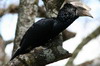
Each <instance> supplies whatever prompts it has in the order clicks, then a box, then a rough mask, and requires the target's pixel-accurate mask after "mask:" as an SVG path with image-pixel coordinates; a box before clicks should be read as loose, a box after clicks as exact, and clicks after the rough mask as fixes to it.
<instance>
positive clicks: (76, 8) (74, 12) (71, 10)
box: [58, 2, 93, 19]
mask: <svg viewBox="0 0 100 66" xmlns="http://www.w3.org/2000/svg"><path fill="white" fill-rule="evenodd" d="M90 10H91V9H90V8H89V7H88V6H87V5H85V4H83V3H81V2H70V3H66V4H65V5H64V6H63V7H62V8H61V9H60V11H59V13H58V18H59V17H60V18H61V19H62V18H63V19H70V18H71V19H72V18H78V17H80V16H89V17H92V15H91V14H90V13H89V11H90ZM92 18H93V17H92Z"/></svg>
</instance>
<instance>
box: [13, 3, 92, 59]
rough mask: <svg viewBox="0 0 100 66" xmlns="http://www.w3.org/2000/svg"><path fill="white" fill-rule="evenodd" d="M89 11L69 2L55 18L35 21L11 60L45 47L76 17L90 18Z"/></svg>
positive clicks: (85, 7)
mask: <svg viewBox="0 0 100 66" xmlns="http://www.w3.org/2000/svg"><path fill="white" fill-rule="evenodd" d="M81 4H82V3H81ZM89 10H90V9H89V7H87V6H86V5H85V6H84V4H83V5H82V6H80V5H78V4H77V3H75V2H70V3H66V4H65V5H64V6H63V7H62V8H61V9H60V10H59V12H58V15H57V17H55V18H53V17H52V18H46V19H41V20H39V21H37V22H36V23H34V24H33V25H32V26H31V27H30V28H29V29H28V30H27V31H26V33H25V35H24V36H23V38H22V40H21V42H20V48H19V49H18V50H17V51H16V52H15V54H14V55H13V57H12V58H11V60H12V59H14V58H15V57H16V56H18V55H20V54H25V53H28V52H30V51H31V50H32V49H34V48H35V47H38V46H45V44H46V43H47V42H48V41H50V40H52V39H53V38H54V37H56V36H57V35H58V34H59V33H60V32H62V31H63V30H65V29H66V28H67V27H68V26H69V25H70V24H72V23H73V22H74V21H75V20H76V19H77V18H78V17H80V16H89V17H92V16H91V14H90V13H89Z"/></svg>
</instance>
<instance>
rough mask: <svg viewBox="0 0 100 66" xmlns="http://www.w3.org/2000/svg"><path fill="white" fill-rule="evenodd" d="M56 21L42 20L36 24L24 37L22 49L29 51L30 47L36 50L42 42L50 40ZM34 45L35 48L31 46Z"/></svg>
mask: <svg viewBox="0 0 100 66" xmlns="http://www.w3.org/2000/svg"><path fill="white" fill-rule="evenodd" d="M53 24H54V20H53V19H42V20H39V21H38V22H36V23H34V24H33V25H32V26H31V27H30V28H29V29H28V30H27V32H26V33H25V35H24V36H23V38H22V40H21V43H20V47H21V48H22V49H27V48H28V47H30V48H34V47H38V46H39V45H41V44H38V43H40V42H41V40H42V41H43V40H45V41H46V39H48V38H49V36H50V34H51V32H52V29H53ZM32 44H33V46H31V45H32Z"/></svg>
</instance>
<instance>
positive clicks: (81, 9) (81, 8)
mask: <svg viewBox="0 0 100 66" xmlns="http://www.w3.org/2000/svg"><path fill="white" fill-rule="evenodd" d="M70 3H71V4H72V5H73V6H75V7H76V8H77V11H76V13H77V14H78V15H79V16H89V17H92V18H93V16H92V15H91V14H90V13H89V11H90V10H91V8H89V7H88V6H87V5H85V4H83V3H82V2H70Z"/></svg>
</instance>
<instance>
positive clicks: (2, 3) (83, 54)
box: [0, 0, 100, 66]
mask: <svg viewBox="0 0 100 66" xmlns="http://www.w3.org/2000/svg"><path fill="white" fill-rule="evenodd" d="M81 1H82V2H83V3H85V4H86V5H88V6H89V7H90V8H91V11H90V13H91V14H92V16H93V19H92V18H90V17H80V18H78V19H77V20H76V21H75V22H74V23H73V24H71V25H70V26H69V27H68V28H67V30H69V31H72V32H75V33H76V36H75V37H74V38H71V39H69V40H67V41H65V42H64V43H63V48H64V49H66V50H68V51H69V52H71V53H72V52H73V51H74V50H75V48H76V47H77V46H78V45H79V44H80V43H81V42H82V41H83V39H84V38H86V37H87V36H88V35H90V34H91V33H92V32H93V31H94V30H96V29H97V28H98V27H100V0H81ZM18 5H19V0H0V65H2V64H4V63H6V62H7V61H8V60H9V59H10V57H11V54H12V50H13V40H14V38H15V31H16V24H17V19H18V12H17V9H18ZM43 5H44V4H43V2H42V0H39V6H40V7H43ZM40 19H41V17H37V18H36V21H37V20H40ZM99 31H100V29H99ZM67 61H68V59H64V60H61V61H58V62H55V63H52V64H49V65H47V66H64V65H65V64H66V63H67ZM92 61H93V62H95V63H100V34H99V35H98V36H97V37H96V38H93V39H91V41H89V42H88V43H87V44H86V45H85V46H84V47H83V48H82V50H80V52H79V54H78V55H77V57H76V58H75V60H74V64H75V65H80V64H83V63H91V62H92ZM84 66H85V65H84ZM94 66H95V65H94ZM99 66H100V65H99Z"/></svg>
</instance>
